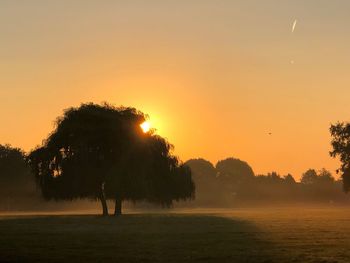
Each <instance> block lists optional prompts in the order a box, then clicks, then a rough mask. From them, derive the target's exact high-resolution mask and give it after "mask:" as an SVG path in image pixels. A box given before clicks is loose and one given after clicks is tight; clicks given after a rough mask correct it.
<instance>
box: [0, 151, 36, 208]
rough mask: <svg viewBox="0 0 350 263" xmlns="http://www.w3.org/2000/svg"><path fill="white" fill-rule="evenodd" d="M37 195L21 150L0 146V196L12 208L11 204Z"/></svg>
mask: <svg viewBox="0 0 350 263" xmlns="http://www.w3.org/2000/svg"><path fill="white" fill-rule="evenodd" d="M34 193H35V185H34V180H33V178H32V177H31V173H30V168H29V166H28V165H27V163H26V156H25V154H24V152H23V151H22V150H21V149H19V148H14V147H11V146H10V145H0V196H1V199H2V200H3V201H4V202H5V203H7V209H9V208H10V202H11V201H14V200H16V199H17V200H18V199H20V198H22V199H23V200H24V199H25V198H28V197H31V196H32V195H33V194H34Z"/></svg>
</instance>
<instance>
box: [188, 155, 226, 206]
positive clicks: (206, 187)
mask: <svg viewBox="0 0 350 263" xmlns="http://www.w3.org/2000/svg"><path fill="white" fill-rule="evenodd" d="M185 164H186V165H188V166H189V167H190V168H191V171H192V178H193V181H194V183H195V185H196V203H199V204H201V205H208V206H210V205H216V204H217V203H218V201H219V200H220V198H221V194H222V191H221V189H220V187H219V184H218V179H217V177H216V175H217V172H216V169H215V167H214V166H213V164H212V163H211V162H209V161H207V160H204V159H202V158H198V159H190V160H188V161H187V162H186V163H185Z"/></svg>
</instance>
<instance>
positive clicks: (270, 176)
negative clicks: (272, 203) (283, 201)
mask: <svg viewBox="0 0 350 263" xmlns="http://www.w3.org/2000/svg"><path fill="white" fill-rule="evenodd" d="M267 178H268V179H269V180H270V182H271V183H280V182H282V181H283V178H282V177H281V175H279V174H278V173H277V172H271V173H268V174H267Z"/></svg>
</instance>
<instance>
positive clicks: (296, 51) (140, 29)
mask: <svg viewBox="0 0 350 263" xmlns="http://www.w3.org/2000/svg"><path fill="white" fill-rule="evenodd" d="M348 10H350V1H347V0H343V1H341V0H328V1H326V0H299V1H298V0H294V1H290V0H264V1H261V0H236V1H234V0H227V1H221V0H215V1H214V0H212V1H207V0H201V1H197V0H187V1H178V0H174V1H168V0H158V1H155V0H148V1H141V0H140V1H133V0H124V1H106V0H99V1H97V0H95V1H90V0H75V1H71V0H60V1H46V0H42V1H38V0H31V1H19V0H1V1H0V99H1V103H0V120H1V122H2V124H1V126H0V143H1V144H4V143H10V144H11V145H13V146H17V147H21V148H23V149H24V150H26V151H30V150H31V149H33V148H34V147H36V146H37V145H40V144H41V142H42V140H43V139H44V138H46V136H47V135H48V133H49V132H50V131H52V129H53V125H54V121H55V119H56V118H57V117H58V116H60V115H62V113H63V110H64V109H66V108H68V107H71V106H79V105H80V103H83V102H95V103H101V102H109V103H112V104H114V105H116V106H118V105H124V106H133V107H136V108H138V109H140V110H142V111H143V112H145V113H147V114H149V117H150V122H151V124H152V126H153V127H154V128H156V129H157V133H158V134H160V135H161V136H163V137H166V138H167V139H168V140H169V141H170V142H171V143H172V144H174V145H175V154H176V155H178V156H179V157H180V158H181V159H182V160H183V161H185V160H187V159H189V158H199V157H201V158H205V159H207V160H210V161H211V162H213V163H214V164H215V163H216V162H217V161H218V160H220V159H224V158H226V157H231V156H232V157H235V158H239V159H242V160H245V161H247V162H248V163H249V164H250V165H251V166H252V167H253V170H254V171H255V173H257V174H261V173H267V172H269V171H277V172H279V173H281V174H286V173H291V174H293V175H294V176H295V177H296V178H299V177H300V175H301V174H302V172H304V171H305V170H306V169H308V168H315V169H321V168H322V167H325V168H327V169H329V170H331V171H332V172H334V170H335V169H336V168H337V167H338V166H339V162H338V161H337V160H334V159H332V158H331V157H329V151H330V149H331V148H330V140H331V138H330V135H329V127H330V124H331V123H334V122H336V121H349V113H350V106H349V103H348V102H349V98H350V85H349V84H350V75H349V69H350V49H349V46H350V16H349V15H348ZM295 20H297V24H296V27H295V30H294V32H292V26H293V22H294V21H295ZM269 133H271V134H269Z"/></svg>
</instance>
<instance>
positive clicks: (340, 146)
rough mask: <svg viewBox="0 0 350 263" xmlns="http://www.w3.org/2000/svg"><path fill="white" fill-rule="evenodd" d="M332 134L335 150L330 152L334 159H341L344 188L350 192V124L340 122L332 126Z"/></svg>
mask: <svg viewBox="0 0 350 263" xmlns="http://www.w3.org/2000/svg"><path fill="white" fill-rule="evenodd" d="M330 133H331V136H332V141H331V144H332V147H333V150H332V151H331V152H330V155H331V156H332V157H334V158H335V157H338V156H339V157H340V162H341V167H340V171H341V176H342V179H343V188H344V190H345V192H349V190H350V123H343V122H338V123H336V124H333V125H331V127H330Z"/></svg>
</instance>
